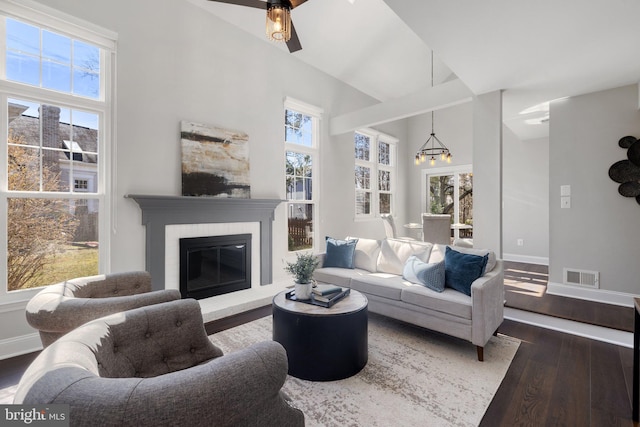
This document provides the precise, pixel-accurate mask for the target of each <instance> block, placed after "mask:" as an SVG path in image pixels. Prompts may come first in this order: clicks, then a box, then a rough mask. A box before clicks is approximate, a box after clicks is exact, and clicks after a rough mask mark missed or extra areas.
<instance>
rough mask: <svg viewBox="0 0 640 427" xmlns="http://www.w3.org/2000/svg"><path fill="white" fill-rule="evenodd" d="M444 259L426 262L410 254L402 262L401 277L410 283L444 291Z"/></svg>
mask: <svg viewBox="0 0 640 427" xmlns="http://www.w3.org/2000/svg"><path fill="white" fill-rule="evenodd" d="M444 276H445V268H444V260H442V261H440V262H436V263H431V264H428V263H426V262H422V261H421V260H420V259H419V258H418V257H416V256H415V255H412V256H410V257H409V258H408V259H407V262H406V263H405V264H404V269H403V271H402V277H403V278H404V279H405V280H408V281H410V282H411V283H417V284H418V285H423V286H425V287H427V288H429V289H431V290H433V291H436V292H442V291H444Z"/></svg>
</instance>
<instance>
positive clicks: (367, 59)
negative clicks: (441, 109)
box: [189, 0, 640, 139]
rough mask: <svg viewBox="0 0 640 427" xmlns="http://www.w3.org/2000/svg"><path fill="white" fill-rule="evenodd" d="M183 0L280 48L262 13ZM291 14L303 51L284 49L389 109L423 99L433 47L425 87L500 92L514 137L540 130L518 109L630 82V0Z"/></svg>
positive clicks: (637, 46)
mask: <svg viewBox="0 0 640 427" xmlns="http://www.w3.org/2000/svg"><path fill="white" fill-rule="evenodd" d="M189 1H190V2H191V3H193V4H196V5H198V6H200V7H202V8H203V9H205V10H207V11H208V12H210V13H212V14H214V15H216V16H218V17H219V18H221V19H223V20H225V21H228V22H230V23H231V24H233V25H236V26H238V27H239V28H241V29H243V30H244V31H247V32H249V33H251V34H254V35H255V36H256V37H258V38H259V39H261V40H264V43H267V44H268V45H270V46H271V47H272V48H274V49H283V50H285V51H286V50H287V48H286V46H285V45H284V44H274V43H272V42H269V41H268V40H266V37H265V34H264V25H265V24H264V23H265V14H264V12H263V11H261V10H259V9H255V8H248V7H242V6H237V5H232V4H224V3H218V2H214V1H208V0H189ZM291 15H292V18H293V22H294V24H295V27H296V30H297V33H298V35H299V37H300V41H301V43H302V47H303V49H302V50H301V51H298V52H295V53H293V54H291V55H293V56H295V57H296V58H297V59H299V60H301V61H303V62H306V63H308V64H310V65H312V66H313V67H316V68H318V69H320V70H322V71H324V72H326V73H327V74H330V75H332V76H334V77H335V78H337V79H339V80H342V81H344V82H345V83H347V84H349V85H351V86H353V87H354V88H356V89H358V90H360V91H362V92H364V93H366V94H368V95H370V96H372V97H373V98H375V99H377V100H379V101H380V103H381V104H383V105H384V104H389V105H392V109H393V108H399V109H402V104H403V102H404V101H403V100H404V99H411V96H412V94H417V93H424V94H425V95H424V96H425V97H429V96H431V95H430V92H429V88H430V86H431V61H430V56H431V50H432V49H433V52H434V56H435V61H434V82H435V84H436V85H438V84H440V83H442V82H447V81H451V80H452V79H455V78H456V76H457V77H458V78H459V79H460V81H461V82H462V83H463V84H464V86H466V88H468V89H469V90H470V92H472V93H474V94H482V93H486V92H491V91H495V90H503V91H504V98H503V100H504V102H503V108H504V114H503V119H504V122H505V124H506V125H507V126H509V127H510V128H511V129H512V130H513V131H514V132H515V133H516V134H517V135H519V136H520V137H521V138H522V139H531V138H536V137H542V136H545V135H546V134H547V133H548V122H547V121H545V120H544V115H545V114H546V113H545V111H544V109H540V108H537V109H536V108H533V109H534V111H532V112H529V113H526V114H521V113H522V112H523V111H524V110H526V109H531V108H532V107H535V106H536V105H538V104H541V103H544V102H546V101H550V100H554V99H558V98H562V97H567V96H573V95H579V94H583V93H589V92H593V91H597V90H603V89H609V88H613V87H618V86H622V85H626V84H633V83H637V82H638V81H640V54H639V53H640V24H639V23H638V18H639V17H640V2H638V1H634V0H562V1H561V2H559V1H556V0H537V1H533V2H531V1H530V2H523V1H513V0H489V1H477V0H455V1H439V0H308V1H307V2H305V3H304V4H302V5H300V6H299V7H297V8H295V9H294V10H293V11H292V13H291ZM452 86H455V85H452ZM458 89H459V88H458ZM441 96H442V95H441ZM456 96H458V95H452V97H453V98H455V97H456ZM445 98H446V97H445ZM445 103H446V102H445ZM414 104H415V99H414ZM436 104H437V102H436ZM426 105H427V106H428V105H433V103H432V104H429V103H428V102H427V103H426ZM396 106H400V107H396ZM407 108H410V107H407ZM407 108H405V112H404V113H403V114H399V115H398V117H402V116H403V115H404V116H406V111H407ZM416 110H417V111H415V113H421V112H424V109H420V108H416ZM541 110H542V111H541ZM391 115H393V114H391ZM527 121H529V122H527ZM532 121H533V122H534V123H537V124H530V123H531V122H532Z"/></svg>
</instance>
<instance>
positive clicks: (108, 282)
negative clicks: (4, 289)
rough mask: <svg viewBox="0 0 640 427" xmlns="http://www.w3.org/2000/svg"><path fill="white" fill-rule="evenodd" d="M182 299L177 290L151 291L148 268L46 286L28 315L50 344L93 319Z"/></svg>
mask: <svg viewBox="0 0 640 427" xmlns="http://www.w3.org/2000/svg"><path fill="white" fill-rule="evenodd" d="M180 298H181V295H180V291H178V290H177V289H166V290H160V291H151V275H150V274H149V273H148V272H146V271H131V272H125V273H114V274H107V275H104V274H102V275H98V276H87V277H80V278H76V279H71V280H67V281H65V282H61V283H57V284H55V285H50V286H47V287H46V288H44V289H43V290H41V291H40V292H38V293H37V294H36V295H34V296H33V298H31V300H30V301H29V303H28V304H27V308H26V315H27V322H29V324H30V325H31V326H32V327H34V328H36V329H37V330H38V332H39V333H40V341H42V345H43V346H44V347H47V346H48V345H50V344H51V343H53V342H54V341H55V340H57V339H58V338H60V337H61V336H62V335H64V334H66V333H67V332H69V331H71V330H73V329H75V328H77V327H78V326H80V325H82V324H83V323H86V322H88V321H90V320H93V319H97V318H99V317H102V316H106V315H108V314H113V313H118V312H120V311H125V310H130V309H133V308H138V307H143V306H147V305H152V304H158V303H162V302H167V301H173V300H177V299H180Z"/></svg>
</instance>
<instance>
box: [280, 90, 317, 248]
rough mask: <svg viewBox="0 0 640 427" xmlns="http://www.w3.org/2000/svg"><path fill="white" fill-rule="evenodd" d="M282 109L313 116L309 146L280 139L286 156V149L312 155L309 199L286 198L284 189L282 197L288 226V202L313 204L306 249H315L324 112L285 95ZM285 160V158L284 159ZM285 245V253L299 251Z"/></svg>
mask: <svg viewBox="0 0 640 427" xmlns="http://www.w3.org/2000/svg"><path fill="white" fill-rule="evenodd" d="M283 104H284V109H283V112H285V113H286V110H293V111H296V112H298V113H302V114H305V115H307V116H311V117H313V119H314V120H313V122H312V134H313V144H312V146H311V147H307V146H305V145H301V144H294V143H290V142H287V141H286V138H285V137H283V138H282V139H283V140H285V143H284V153H283V154H284V155H285V156H286V153H287V151H294V152H297V153H305V154H309V155H311V156H312V157H313V165H312V166H311V174H312V181H311V182H312V185H313V193H312V196H311V200H291V201H289V200H288V199H287V195H286V190H285V197H284V199H285V200H286V202H285V204H286V206H287V208H286V209H285V212H286V215H287V217H286V220H285V227H288V220H289V219H288V215H289V204H296V203H298V204H299V203H306V204H313V225H314V227H313V238H312V241H313V244H312V247H311V249H308V250H307V251H315V250H316V248H317V247H318V236H319V235H320V234H319V231H318V229H319V225H320V224H319V217H318V215H319V212H320V210H319V207H318V199H319V196H320V185H321V184H320V183H321V179H320V165H319V162H320V147H321V146H322V144H321V143H320V127H321V122H322V116H323V114H324V110H323V109H322V108H320V107H316V106H314V105H311V104H307V103H306V102H303V101H300V100H297V99H295V98H291V97H285V98H284V102H283ZM285 162H286V160H285ZM284 187H285V188H286V173H285V186H284ZM284 236H285V239H287V238H288V236H289V231H288V229H286V231H285V233H284ZM285 247H286V248H287V253H288V254H293V253H295V252H300V251H295V252H292V251H289V245H288V244H287V242H285Z"/></svg>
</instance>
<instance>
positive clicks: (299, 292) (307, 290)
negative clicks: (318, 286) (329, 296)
mask: <svg viewBox="0 0 640 427" xmlns="http://www.w3.org/2000/svg"><path fill="white" fill-rule="evenodd" d="M312 286H313V285H312V284H311V283H296V284H295V287H294V290H295V293H296V299H299V300H307V299H311V288H312Z"/></svg>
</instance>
